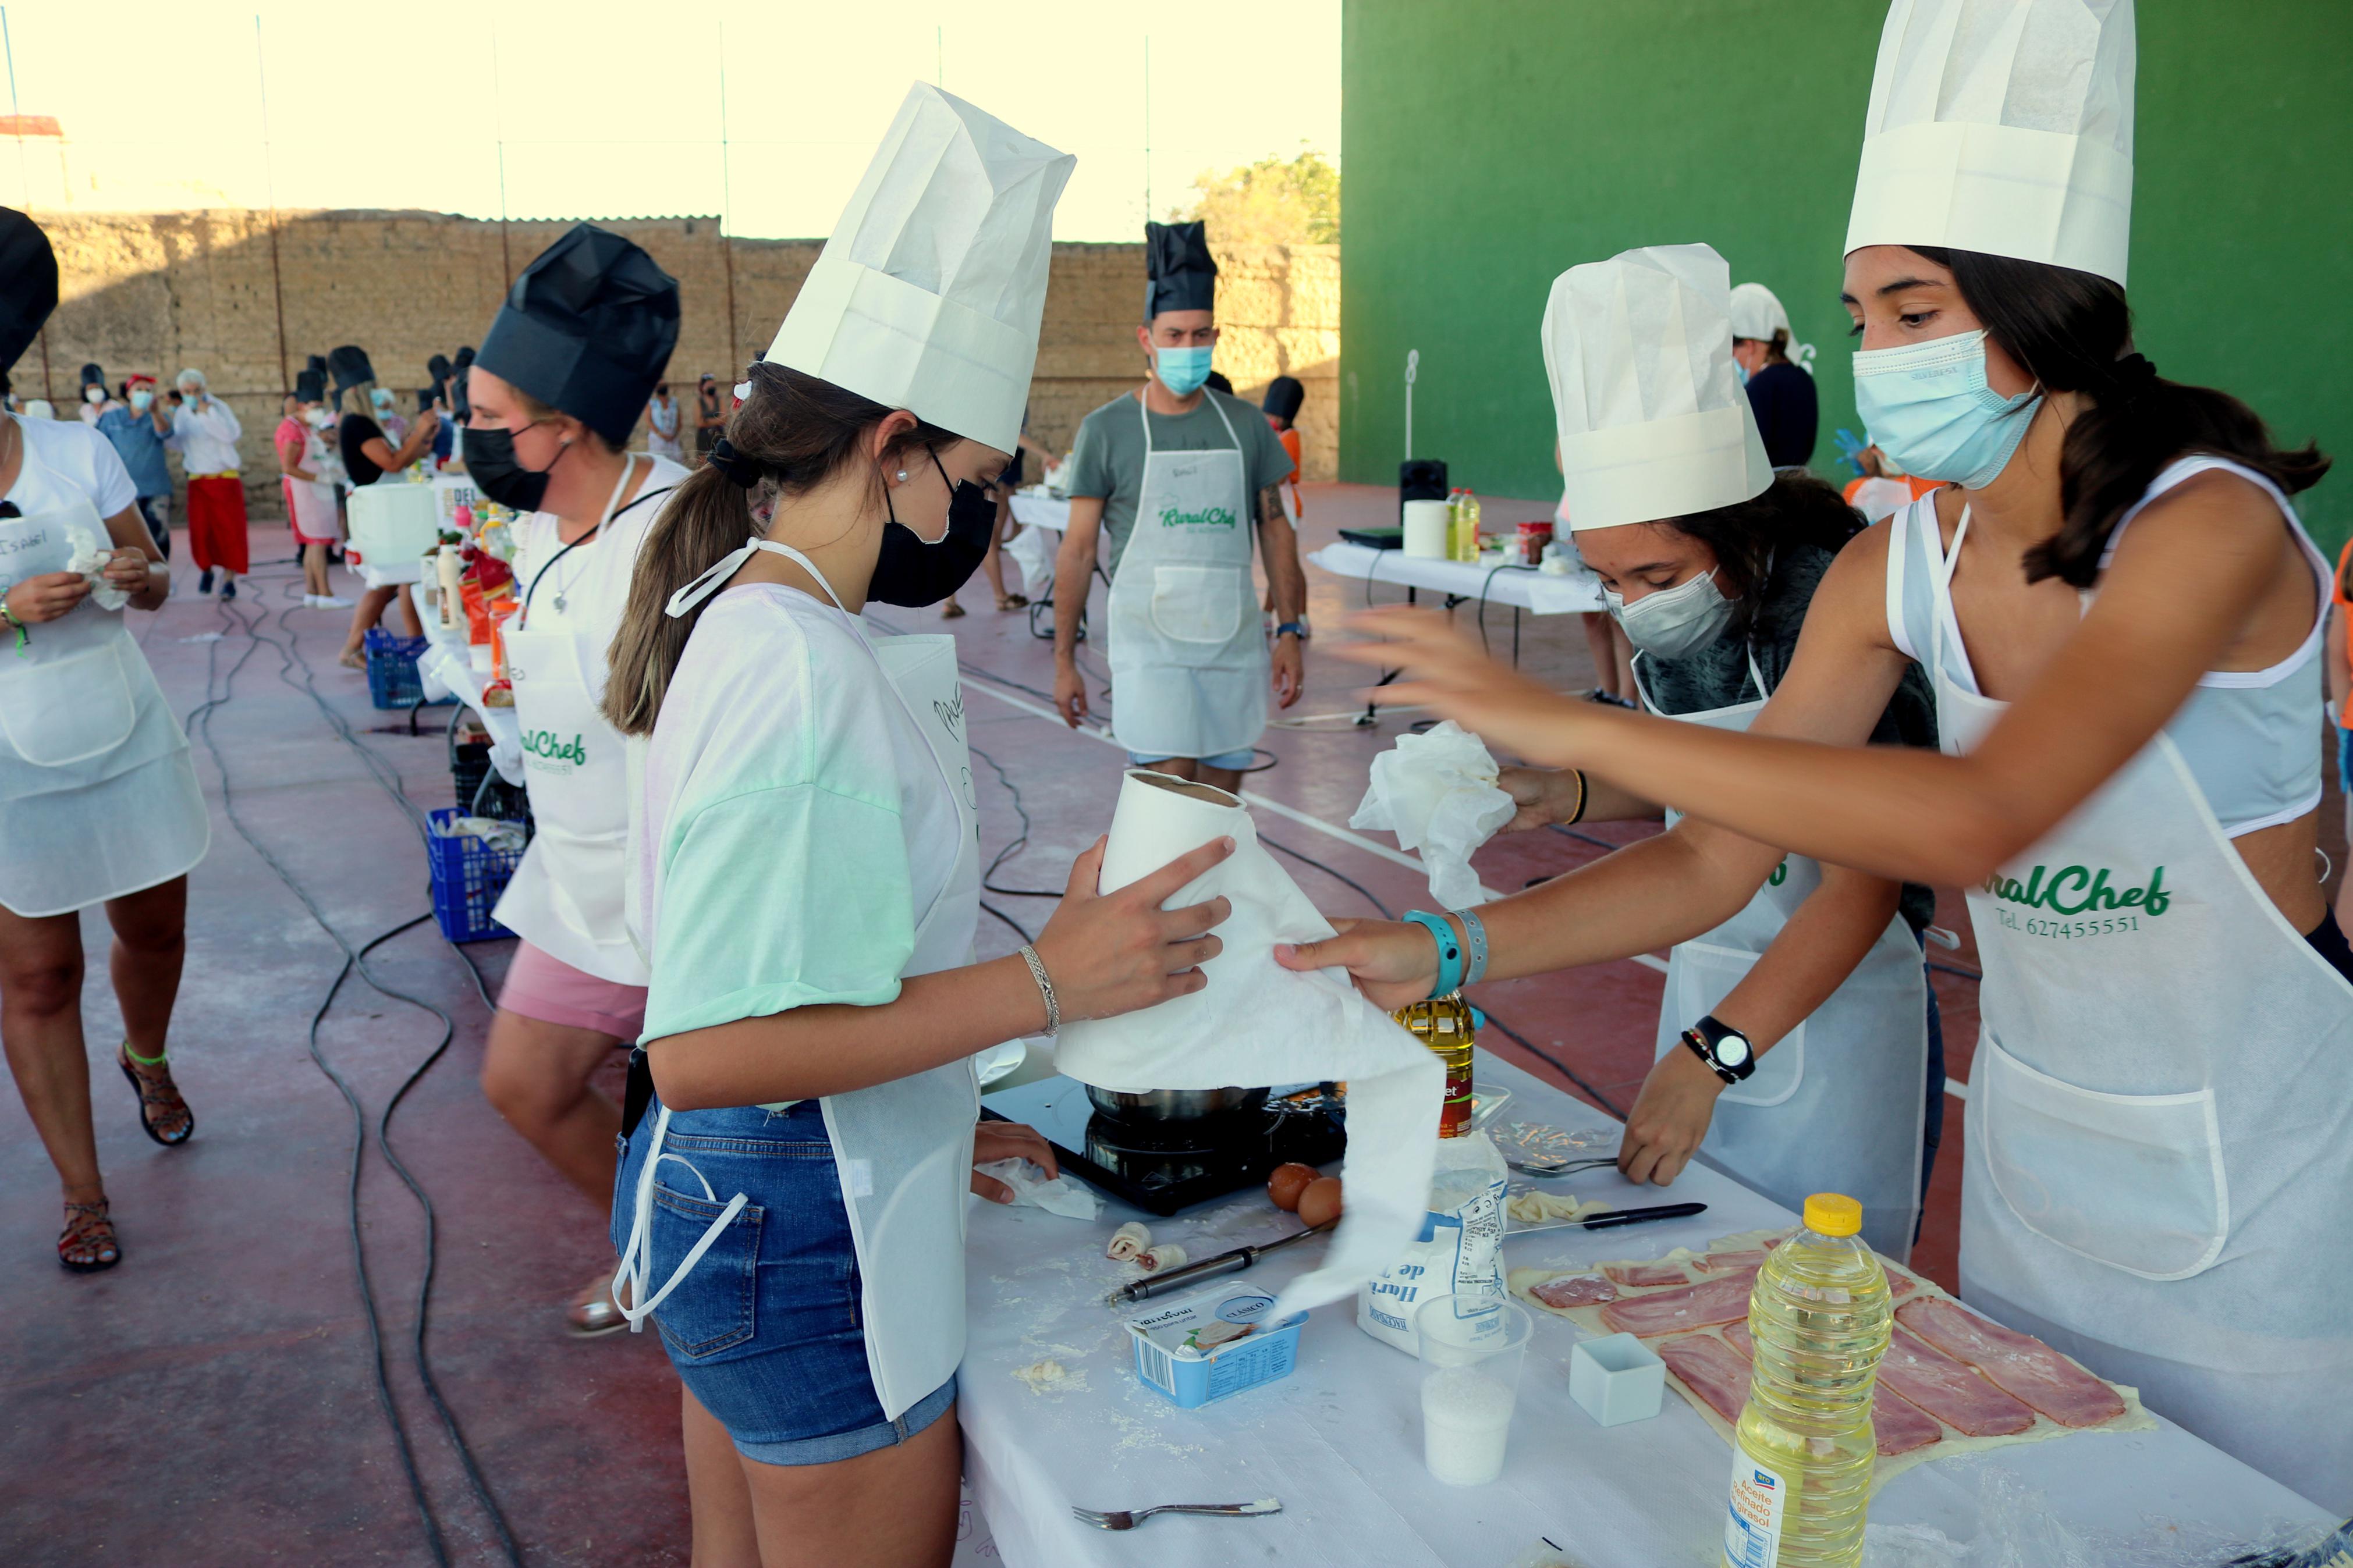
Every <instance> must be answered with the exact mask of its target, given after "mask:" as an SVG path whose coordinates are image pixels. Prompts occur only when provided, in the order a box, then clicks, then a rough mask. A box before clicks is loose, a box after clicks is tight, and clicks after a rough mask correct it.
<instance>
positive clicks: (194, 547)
mask: <svg viewBox="0 0 2353 1568" xmlns="http://www.w3.org/2000/svg"><path fill="white" fill-rule="evenodd" d="M188 547H189V549H190V550H191V552H194V554H195V558H196V564H197V565H198V566H199V567H201V568H203V569H204V570H205V571H207V572H209V571H211V570H213V569H214V568H215V567H219V568H221V569H223V570H225V571H227V572H229V573H231V574H236V575H239V576H242V575H243V574H245V572H246V570H247V567H246V552H245V481H244V480H243V479H239V478H237V476H236V475H235V474H208V475H206V476H205V477H204V478H202V479H190V480H189V481H188Z"/></svg>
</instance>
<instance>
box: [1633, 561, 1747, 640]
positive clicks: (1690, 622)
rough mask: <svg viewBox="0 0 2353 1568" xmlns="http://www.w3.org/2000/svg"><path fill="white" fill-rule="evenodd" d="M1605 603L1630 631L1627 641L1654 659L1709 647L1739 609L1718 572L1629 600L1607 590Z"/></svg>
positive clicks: (1721, 633) (1701, 575) (1702, 575)
mask: <svg viewBox="0 0 2353 1568" xmlns="http://www.w3.org/2000/svg"><path fill="white" fill-rule="evenodd" d="M1601 601H1602V603H1603V604H1605V605H1609V613H1610V615H1611V616H1615V617H1616V618H1617V621H1618V624H1619V625H1620V626H1623V627H1624V628H1625V629H1626V640H1627V641H1629V642H1630V643H1632V644H1633V645H1634V646H1635V647H1638V648H1640V649H1641V650H1642V651H1643V652H1644V653H1647V654H1649V655H1650V656H1651V658H1684V657H1685V656H1687V655H1690V654H1694V653H1697V652H1698V651H1699V650H1700V649H1702V648H1704V647H1707V646H1709V645H1710V644H1712V643H1714V642H1715V639H1716V638H1718V637H1722V636H1723V635H1724V628H1725V626H1730V625H1731V624H1732V612H1733V609H1734V607H1735V604H1734V601H1733V600H1730V599H1727V598H1725V596H1724V591H1723V590H1722V589H1721V588H1718V587H1717V586H1716V585H1715V573H1714V572H1703V573H1701V574H1699V575H1698V576H1696V577H1694V578H1692V579H1691V580H1690V581H1689V582H1687V583H1678V584H1675V585H1674V586H1673V587H1672V588H1661V589H1659V590H1657V591H1656V592H1653V593H1649V594H1645V595H1642V596H1641V598H1639V599H1636V600H1634V601H1633V602H1632V603H1628V602H1627V600H1626V599H1625V597H1624V596H1623V595H1620V594H1618V593H1616V592H1615V591H1613V590H1611V589H1609V588H1604V589H1602V590H1601Z"/></svg>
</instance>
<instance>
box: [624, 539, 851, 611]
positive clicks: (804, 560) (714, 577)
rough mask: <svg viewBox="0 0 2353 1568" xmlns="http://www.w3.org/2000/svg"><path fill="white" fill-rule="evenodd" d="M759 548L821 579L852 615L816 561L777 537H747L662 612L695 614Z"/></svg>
mask: <svg viewBox="0 0 2353 1568" xmlns="http://www.w3.org/2000/svg"><path fill="white" fill-rule="evenodd" d="M755 550H765V551H766V552H768V553H769V554H771V555H781V556H784V557H785V558H786V560H788V561H791V562H792V563H794V564H796V565H797V566H798V567H800V569H801V570H802V571H804V572H806V573H807V574H809V575H810V576H812V577H814V578H816V579H817V585H818V587H820V588H822V589H824V590H825V596H826V597H827V598H828V599H830V600H832V601H833V607H834V608H835V609H837V610H839V611H840V612H841V613H842V614H843V615H845V616H849V605H845V604H843V603H842V602H841V595H839V594H837V593H835V592H834V591H833V584H831V583H828V582H827V581H826V576H825V574H824V573H822V572H820V571H818V569H817V563H816V562H814V561H812V560H810V559H809V558H808V557H807V556H806V555H804V554H802V553H801V552H799V551H797V550H796V549H794V548H793V547H792V546H791V545H789V544H781V543H778V542H776V540H773V539H756V538H755V539H747V540H745V541H744V542H743V543H742V544H741V545H738V546H737V547H736V548H735V549H733V550H731V551H729V552H727V553H726V554H724V555H723V556H721V557H720V558H719V559H718V560H716V561H714V562H712V563H711V569H710V570H709V571H707V572H705V573H703V574H702V575H701V576H700V577H697V578H696V579H695V580H694V581H693V582H691V583H689V584H687V585H686V586H685V587H683V588H681V589H680V590H679V591H678V592H677V593H675V594H672V595H670V603H669V604H668V605H664V606H663V607H662V613H663V614H665V615H667V616H670V618H671V619H673V620H675V619H677V618H679V617H680V616H686V615H691V614H692V613H693V611H694V608H695V606H697V605H701V604H702V601H703V600H705V599H708V598H709V597H711V595H713V594H716V593H717V592H719V590H720V589H722V588H723V587H725V586H726V585H727V580H728V579H729V578H731V577H733V576H734V575H735V574H736V573H738V572H740V571H742V570H743V569H744V563H745V562H746V561H749V560H751V559H752V552H754V551H755ZM849 618H850V619H851V620H853V621H854V620H856V619H857V618H858V617H857V616H849Z"/></svg>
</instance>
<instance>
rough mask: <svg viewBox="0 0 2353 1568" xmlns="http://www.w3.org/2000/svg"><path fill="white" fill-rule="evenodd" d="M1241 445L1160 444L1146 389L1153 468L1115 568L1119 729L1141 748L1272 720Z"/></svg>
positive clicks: (1225, 748)
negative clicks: (1155, 441)
mask: <svg viewBox="0 0 2353 1568" xmlns="http://www.w3.org/2000/svg"><path fill="white" fill-rule="evenodd" d="M1209 406H1210V407H1211V408H1213V409H1216V410H1217V415H1218V419H1219V423H1221V424H1223V425H1224V426H1225V427H1226V435H1227V437H1229V439H1232V440H1233V443H1234V445H1233V447H1232V449H1231V450H1219V451H1215V452H1155V451H1154V450H1153V449H1152V416H1151V415H1150V413H1149V412H1147V411H1146V410H1145V406H1144V403H1143V400H1142V399H1140V398H1139V399H1138V400H1137V402H1136V405H1135V410H1136V416H1137V417H1138V418H1140V419H1142V420H1143V421H1144V479H1143V485H1142V489H1141V490H1140V492H1139V493H1138V495H1137V497H1136V505H1135V527H1134V531H1132V532H1130V533H1129V535H1128V536H1127V548H1126V549H1125V550H1124V551H1123V552H1121V553H1120V558H1119V570H1118V572H1117V573H1115V574H1113V577H1112V583H1111V599H1110V623H1111V626H1110V640H1111V680H1112V720H1111V728H1112V734H1113V736H1114V737H1115V738H1116V739H1117V740H1118V742H1119V743H1120V744H1121V745H1123V746H1125V747H1126V748H1127V749H1128V750H1129V751H1130V752H1134V754H1135V755H1137V756H1140V757H1149V758H1154V759H1158V758H1163V757H1219V756H1223V755H1225V754H1226V753H1227V752H1239V751H1240V750H1242V749H1243V748H1245V747H1247V746H1251V745H1255V744H1256V743H1257V742H1258V738H1259V736H1260V735H1261V733H1263V732H1264V731H1265V729H1266V693H1267V686H1268V683H1269V682H1270V680H1271V679H1272V664H1271V660H1270V659H1269V657H1268V655H1267V649H1266V630H1265V627H1264V626H1263V625H1262V618H1261V616H1260V614H1259V603H1258V592H1257V590H1256V589H1255V588H1254V587H1253V586H1252V585H1251V583H1250V540H1251V538H1252V536H1253V535H1254V534H1255V532H1256V530H1255V529H1254V528H1253V527H1252V526H1251V519H1250V487H1249V486H1248V485H1247V484H1246V483H1245V482H1244V478H1243V473H1242V450H1241V445H1242V444H1241V441H1240V437H1235V436H1234V426H1233V422H1232V421H1231V420H1229V419H1228V418H1227V417H1226V411H1225V410H1224V409H1223V408H1221V407H1219V405H1218V400H1217V399H1216V398H1214V397H1212V398H1210V399H1209Z"/></svg>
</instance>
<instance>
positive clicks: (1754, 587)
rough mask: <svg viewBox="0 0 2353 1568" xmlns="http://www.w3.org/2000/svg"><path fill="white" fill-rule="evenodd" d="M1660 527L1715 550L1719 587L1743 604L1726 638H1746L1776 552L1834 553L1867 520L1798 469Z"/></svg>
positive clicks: (1837, 495) (1830, 490) (1824, 486)
mask: <svg viewBox="0 0 2353 1568" xmlns="http://www.w3.org/2000/svg"><path fill="white" fill-rule="evenodd" d="M1659 526H1660V527H1662V528H1672V529H1673V530H1674V531H1676V532H1677V533H1680V534H1683V535H1684V536H1685V537H1687V538H1691V539H1696V540H1698V541H1699V542H1701V543H1703V544H1704V545H1706V546H1707V547H1708V548H1709V549H1710V550H1712V551H1714V552H1715V567H1716V574H1717V575H1716V586H1717V588H1718V589H1719V590H1720V591H1721V592H1722V593H1723V595H1724V596H1725V598H1727V599H1734V600H1737V601H1738V605H1737V607H1736V609H1735V610H1734V611H1733V616H1732V624H1731V627H1730V630H1729V632H1728V634H1727V635H1729V636H1732V637H1745V636H1746V635H1747V632H1748V628H1749V626H1752V625H1753V624H1755V622H1756V619H1757V606H1758V604H1759V602H1760V601H1761V599H1762V598H1763V596H1764V592H1765V579H1766V575H1767V574H1768V573H1769V572H1771V570H1772V568H1773V557H1774V554H1775V552H1778V551H1780V550H1785V549H1788V548H1790V547H1793V546H1796V545H1802V544H1810V545H1813V546H1815V547H1817V548H1819V549H1821V550H1824V551H1827V552H1830V553H1831V554H1832V555H1835V554H1837V553H1838V552H1839V551H1840V550H1841V548H1843V547H1844V546H1845V544H1846V542H1847V541H1848V540H1850V539H1852V538H1853V537H1854V536H1855V533H1856V531H1858V530H1860V529H1861V528H1862V514H1861V513H1860V512H1857V511H1856V510H1854V509H1853V508H1852V507H1851V506H1849V505H1847V504H1846V502H1845V501H1844V500H1841V498H1840V496H1839V493H1838V491H1836V490H1834V489H1831V487H1830V486H1828V485H1826V484H1824V483H1823V482H1822V481H1821V480H1820V479H1816V478H1814V476H1813V475H1811V474H1809V473H1805V472H1802V471H1799V472H1792V473H1785V474H1776V475H1774V476H1773V482H1772V483H1771V484H1769V485H1767V486H1766V487H1765V488H1764V489H1762V490H1760V491H1758V492H1757V494H1756V495H1754V496H1751V497H1750V498H1749V499H1748V500H1744V501H1735V502H1734V503H1733V504H1732V505H1730V506H1720V507H1717V508H1716V509H1715V510H1713V511H1698V512H1693V513H1692V514H1690V515H1689V516H1687V517H1671V518H1667V519H1665V520H1664V521H1662V522H1661V523H1660V524H1659Z"/></svg>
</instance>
